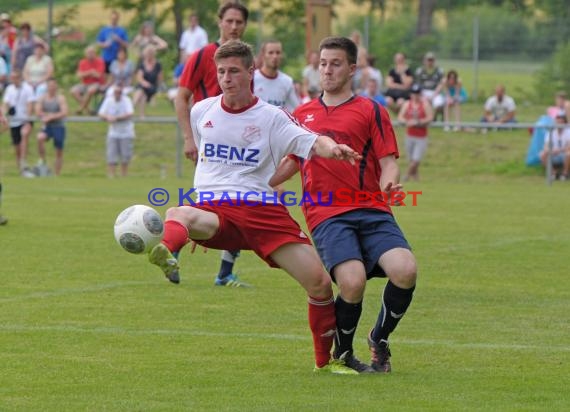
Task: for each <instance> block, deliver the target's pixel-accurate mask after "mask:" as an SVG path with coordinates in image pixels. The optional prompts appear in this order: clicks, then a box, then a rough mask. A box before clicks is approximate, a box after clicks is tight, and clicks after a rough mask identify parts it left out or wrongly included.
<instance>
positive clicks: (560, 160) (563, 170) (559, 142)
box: [540, 111, 570, 180]
mask: <svg viewBox="0 0 570 412" xmlns="http://www.w3.org/2000/svg"><path fill="white" fill-rule="evenodd" d="M567 125H568V118H567V117H566V112H564V111H559V112H558V114H557V115H556V126H566V127H559V128H554V129H551V130H550V132H548V134H547V135H546V137H545V139H544V148H543V149H542V152H540V161H541V162H542V164H543V166H544V167H546V166H547V162H548V158H549V155H550V162H551V164H552V167H553V172H554V173H553V177H554V178H555V179H556V178H559V179H560V180H567V179H568V172H569V170H570V128H569V127H567ZM551 142H552V143H551ZM551 147H552V150H551Z"/></svg>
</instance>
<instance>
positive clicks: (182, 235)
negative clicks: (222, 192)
mask: <svg viewBox="0 0 570 412" xmlns="http://www.w3.org/2000/svg"><path fill="white" fill-rule="evenodd" d="M219 226H220V221H219V219H218V216H217V215H216V214H215V213H212V212H207V211H205V210H200V209H196V208H193V207H190V206H180V207H175V208H170V209H168V210H167V211H166V218H165V221H164V238H163V239H162V243H159V244H158V245H156V246H155V247H154V248H153V249H152V250H151V251H150V253H149V261H150V262H151V263H153V264H155V265H157V266H159V267H160V268H161V269H162V271H163V272H164V275H165V276H166V277H167V278H168V280H170V281H171V282H172V283H179V282H180V275H179V273H178V269H179V267H178V253H179V252H180V250H181V249H182V248H183V247H184V245H186V243H188V242H189V240H190V238H192V239H195V240H206V239H210V238H211V237H212V236H214V235H215V233H216V231H217V230H218V227H219Z"/></svg>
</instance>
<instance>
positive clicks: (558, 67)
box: [535, 42, 570, 103]
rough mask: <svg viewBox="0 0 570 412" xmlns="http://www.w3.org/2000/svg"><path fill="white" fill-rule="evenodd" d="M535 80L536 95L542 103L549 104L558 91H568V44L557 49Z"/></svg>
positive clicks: (569, 83)
mask: <svg viewBox="0 0 570 412" xmlns="http://www.w3.org/2000/svg"><path fill="white" fill-rule="evenodd" d="M535 79H536V80H535V89H536V95H537V97H538V99H539V100H540V101H542V102H543V103H551V102H552V96H553V95H554V94H555V93H556V92H557V91H559V90H570V42H568V43H566V44H564V45H560V46H559V47H558V49H557V51H556V53H555V54H554V55H553V56H552V58H551V59H550V60H549V61H548V62H547V63H546V64H545V65H544V67H543V69H542V70H540V71H539V72H538V73H537V74H536V77H535Z"/></svg>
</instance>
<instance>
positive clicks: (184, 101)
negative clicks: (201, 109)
mask: <svg viewBox="0 0 570 412" xmlns="http://www.w3.org/2000/svg"><path fill="white" fill-rule="evenodd" d="M191 99H192V92H191V91H190V89H187V88H186V87H179V88H178V93H177V94H176V99H175V100H174V106H175V107H176V117H177V118H178V126H179V127H180V131H181V132H182V137H184V154H185V155H186V157H187V158H188V159H191V160H193V161H196V159H197V158H198V148H197V147H196V144H195V143H194V136H193V135H192V127H190V108H191V105H190V102H191Z"/></svg>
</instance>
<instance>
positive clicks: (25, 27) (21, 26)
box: [20, 23, 32, 31]
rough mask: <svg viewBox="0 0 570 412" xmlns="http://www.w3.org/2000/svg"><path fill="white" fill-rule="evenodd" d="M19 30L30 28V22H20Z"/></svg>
mask: <svg viewBox="0 0 570 412" xmlns="http://www.w3.org/2000/svg"><path fill="white" fill-rule="evenodd" d="M20 30H30V31H31V30H32V26H30V23H22V24H20Z"/></svg>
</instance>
